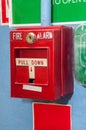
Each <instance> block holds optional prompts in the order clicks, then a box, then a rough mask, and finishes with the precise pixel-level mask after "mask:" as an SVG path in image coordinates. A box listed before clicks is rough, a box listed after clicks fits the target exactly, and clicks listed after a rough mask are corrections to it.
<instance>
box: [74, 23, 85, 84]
mask: <svg viewBox="0 0 86 130" xmlns="http://www.w3.org/2000/svg"><path fill="white" fill-rule="evenodd" d="M74 45H75V46H74V48H75V50H74V57H75V59H74V62H75V77H76V79H77V80H78V81H79V82H80V83H81V84H82V85H85V86H86V24H85V25H83V24H82V25H79V26H77V28H76V31H75V44H74Z"/></svg>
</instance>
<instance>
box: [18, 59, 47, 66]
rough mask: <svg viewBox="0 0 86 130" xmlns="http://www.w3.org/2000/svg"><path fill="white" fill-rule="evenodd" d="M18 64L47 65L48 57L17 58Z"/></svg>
mask: <svg viewBox="0 0 86 130" xmlns="http://www.w3.org/2000/svg"><path fill="white" fill-rule="evenodd" d="M16 66H40V67H47V59H44V58H43V59H42V58H16Z"/></svg>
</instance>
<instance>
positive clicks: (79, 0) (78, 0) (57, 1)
mask: <svg viewBox="0 0 86 130" xmlns="http://www.w3.org/2000/svg"><path fill="white" fill-rule="evenodd" d="M84 2H86V0H52V4H53V5H54V4H56V5H59V4H71V3H72V4H77V3H84Z"/></svg>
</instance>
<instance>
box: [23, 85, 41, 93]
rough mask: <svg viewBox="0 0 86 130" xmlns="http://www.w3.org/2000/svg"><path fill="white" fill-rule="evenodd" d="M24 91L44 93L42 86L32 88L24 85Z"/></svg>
mask: <svg viewBox="0 0 86 130" xmlns="http://www.w3.org/2000/svg"><path fill="white" fill-rule="evenodd" d="M23 89H24V90H29V91H36V92H42V87H40V86H31V85H23Z"/></svg>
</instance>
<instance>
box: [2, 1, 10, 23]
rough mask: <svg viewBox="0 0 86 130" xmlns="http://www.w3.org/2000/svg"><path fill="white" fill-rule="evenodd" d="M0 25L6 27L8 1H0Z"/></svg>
mask: <svg viewBox="0 0 86 130" xmlns="http://www.w3.org/2000/svg"><path fill="white" fill-rule="evenodd" d="M0 2H1V24H2V25H7V24H8V22H9V20H8V19H9V0H1V1H0Z"/></svg>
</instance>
